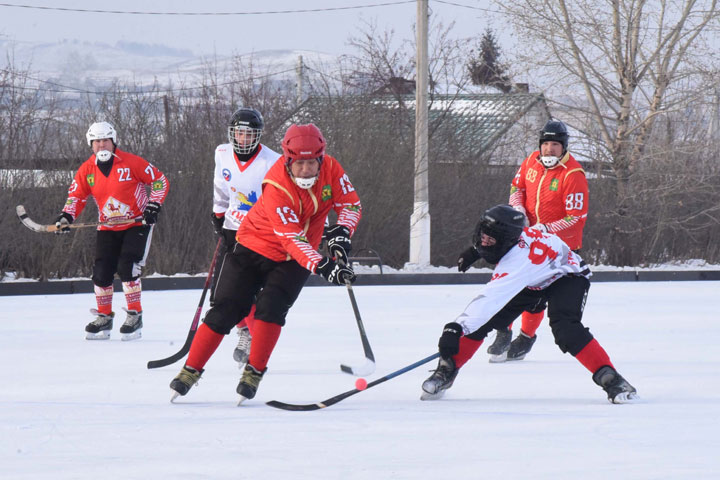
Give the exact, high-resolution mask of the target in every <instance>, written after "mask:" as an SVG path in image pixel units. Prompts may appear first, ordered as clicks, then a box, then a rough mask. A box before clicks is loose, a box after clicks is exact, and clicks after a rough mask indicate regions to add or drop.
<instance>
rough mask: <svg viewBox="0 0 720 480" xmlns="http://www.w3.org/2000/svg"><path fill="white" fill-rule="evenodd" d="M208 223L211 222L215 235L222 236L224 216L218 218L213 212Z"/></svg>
mask: <svg viewBox="0 0 720 480" xmlns="http://www.w3.org/2000/svg"><path fill="white" fill-rule="evenodd" d="M210 221H211V222H212V226H213V231H214V232H215V234H216V235H220V236H221V237H222V235H223V225H224V224H225V215H223V216H222V217H218V216H217V215H216V214H215V212H212V213H211V214H210Z"/></svg>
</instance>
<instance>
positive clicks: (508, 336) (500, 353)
mask: <svg viewBox="0 0 720 480" xmlns="http://www.w3.org/2000/svg"><path fill="white" fill-rule="evenodd" d="M495 333H496V335H495V341H494V342H493V344H492V345H490V346H489V347H488V349H487V352H488V353H489V354H490V359H489V362H490V363H502V362H504V361H506V360H507V355H508V350H509V349H510V340H512V330H510V329H508V328H503V329H501V330H495Z"/></svg>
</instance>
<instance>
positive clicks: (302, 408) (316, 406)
mask: <svg viewBox="0 0 720 480" xmlns="http://www.w3.org/2000/svg"><path fill="white" fill-rule="evenodd" d="M439 356H440V354H439V353H433V354H432V355H430V356H429V357H425V358H423V359H422V360H418V361H417V362H415V363H413V364H411V365H408V366H407V367H403V368H401V369H400V370H395V371H394V372H392V373H389V374H387V375H385V376H384V377H382V378H378V379H377V380H374V381H372V382H370V383H368V384H367V387H365V388H364V389H363V390H367V389H368V388H372V387H374V386H376V385H380V384H381V383H383V382H387V381H388V380H390V379H391V378H395V377H397V376H398V375H402V374H403V373H405V372H409V371H410V370H412V369H414V368H417V367H419V366H420V365H423V364H425V363H427V362H429V361H431V360H434V359H436V358H438V357H439ZM363 390H358V389H357V388H354V389H352V390H348V391H347V392H344V393H341V394H340V395H335V396H334V397H330V398H328V399H327V400H323V401H322V402H318V403H308V404H305V405H298V404H293V403H284V402H278V401H277V400H271V401H269V402H266V405H269V406H271V407H275V408H279V409H281V410H292V411H295V412H308V411H311V410H320V409H321V408H327V407H330V406H332V405H335V404H336V403H338V402H341V401H342V400H345V399H346V398H348V397H350V396H352V395H355V394H356V393H360V392H362V391H363Z"/></svg>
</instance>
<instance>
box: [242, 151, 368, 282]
mask: <svg viewBox="0 0 720 480" xmlns="http://www.w3.org/2000/svg"><path fill="white" fill-rule="evenodd" d="M331 208H332V209H334V210H335V212H336V213H337V215H338V220H337V223H338V224H340V225H344V226H346V227H347V228H349V229H350V235H352V234H353V233H354V232H355V228H356V227H357V224H358V222H359V221H360V216H361V214H362V207H361V205H360V199H359V198H358V195H357V193H356V192H355V188H354V187H353V185H352V183H350V179H348V176H347V174H346V173H345V170H344V169H343V168H342V166H341V165H340V164H339V163H338V161H337V160H335V158H333V157H331V156H330V155H325V157H324V158H323V161H322V164H321V166H320V172H319V176H318V180H317V182H315V185H314V186H313V187H312V188H310V189H308V190H305V189H302V188H300V187H298V186H297V185H296V184H295V182H294V181H293V180H292V178H291V177H290V175H288V172H287V170H286V167H285V158H284V157H280V159H279V160H278V161H277V162H275V165H273V166H272V168H271V169H270V170H269V171H268V173H267V175H266V176H265V179H264V180H263V191H262V195H261V196H260V198H259V200H258V201H257V203H255V205H254V206H253V208H251V209H250V211H249V212H248V214H247V215H246V216H245V220H244V221H243V222H242V224H240V228H238V231H237V236H236V239H237V241H238V243H240V244H242V245H244V246H246V247H247V248H249V249H250V250H252V251H254V252H257V253H259V254H260V255H263V256H264V257H267V258H269V259H270V260H274V261H276V262H284V261H287V260H295V261H296V262H298V263H299V264H300V265H302V266H303V267H305V268H307V269H308V270H310V271H311V272H313V273H314V272H315V268H316V267H317V264H318V262H319V261H320V260H321V259H322V255H320V253H318V251H317V249H318V247H319V246H320V240H321V239H322V233H323V228H324V227H325V219H326V218H327V216H328V214H329V213H330V209H331Z"/></svg>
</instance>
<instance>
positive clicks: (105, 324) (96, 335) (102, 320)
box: [85, 308, 115, 340]
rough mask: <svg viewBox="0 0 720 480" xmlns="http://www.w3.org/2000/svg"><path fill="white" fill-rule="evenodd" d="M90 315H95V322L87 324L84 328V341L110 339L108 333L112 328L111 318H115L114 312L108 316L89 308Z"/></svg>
mask: <svg viewBox="0 0 720 480" xmlns="http://www.w3.org/2000/svg"><path fill="white" fill-rule="evenodd" d="M90 313H92V314H93V315H95V320H93V321H92V322H90V323H88V324H87V325H86V326H85V332H86V333H85V339H86V340H108V339H110V332H112V328H113V318H115V312H110V314H109V315H106V314H104V313H100V312H98V311H97V310H96V309H94V308H91V309H90Z"/></svg>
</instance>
